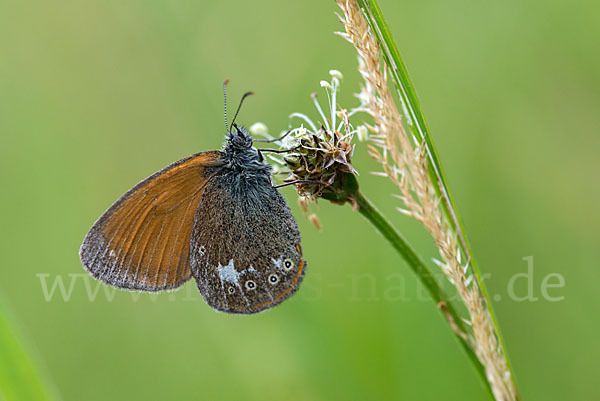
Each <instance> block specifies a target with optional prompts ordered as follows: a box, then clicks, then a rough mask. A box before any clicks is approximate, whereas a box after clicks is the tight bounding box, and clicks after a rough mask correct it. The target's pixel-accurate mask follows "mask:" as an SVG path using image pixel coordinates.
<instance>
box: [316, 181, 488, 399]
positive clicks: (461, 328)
mask: <svg viewBox="0 0 600 401" xmlns="http://www.w3.org/2000/svg"><path fill="white" fill-rule="evenodd" d="M321 197H323V198H324V199H327V200H328V201H330V202H333V203H336V204H340V205H342V204H344V203H347V202H348V203H350V204H352V205H353V206H354V208H355V209H356V210H358V212H359V213H360V214H362V215H363V216H364V217H365V218H366V219H367V220H368V221H369V222H370V223H371V224H373V226H374V227H375V228H376V229H377V231H379V232H380V233H381V235H383V237H384V238H385V239H386V240H387V241H388V242H389V243H390V244H391V245H392V247H393V248H394V249H395V250H396V251H397V252H398V254H400V256H401V257H402V258H403V259H404V260H405V261H406V263H407V264H408V266H409V267H410V269H411V270H412V271H413V273H414V274H415V275H416V276H417V278H418V279H419V280H420V281H421V283H422V284H423V285H424V286H425V288H426V289H427V291H428V292H429V295H430V296H431V298H432V299H433V301H434V302H435V304H436V306H437V307H438V309H439V310H440V311H441V312H442V313H443V315H444V318H445V319H446V320H447V321H448V322H449V323H450V326H451V327H452V328H453V332H454V335H455V336H456V338H457V339H458V342H459V343H460V344H461V346H462V347H463V349H464V350H465V352H466V353H467V355H468V357H469V360H470V361H471V363H473V366H474V367H475V370H477V372H478V373H479V377H480V378H481V380H482V382H483V385H484V387H485V388H486V389H487V391H488V394H489V395H490V397H491V398H492V399H494V396H493V393H492V388H491V386H490V383H489V381H488V380H487V376H486V374H485V368H484V366H483V365H482V364H481V362H480V361H479V359H478V358H477V355H476V354H475V351H474V350H473V348H472V347H471V346H470V345H469V344H468V343H467V342H466V341H465V339H464V338H463V337H462V336H461V335H460V334H459V333H466V331H467V330H466V327H465V323H464V322H463V320H462V318H461V317H460V316H459V315H458V313H457V312H456V309H454V306H453V305H452V302H451V301H450V297H449V296H448V295H447V294H446V293H445V292H444V290H443V289H442V288H441V287H440V286H439V284H438V282H437V281H436V280H435V278H434V276H433V274H431V272H430V271H429V269H428V268H427V265H426V264H425V262H423V260H421V258H420V257H419V255H418V254H417V252H416V251H415V250H414V249H413V247H412V246H411V245H410V244H409V243H408V241H407V240H406V239H405V238H404V237H403V236H402V234H400V233H399V232H398V231H397V230H396V229H395V228H394V227H393V226H392V224H391V223H390V222H389V221H388V220H387V219H386V218H385V217H384V216H383V214H382V213H381V212H380V211H379V210H377V208H376V207H375V206H374V205H373V204H372V203H371V202H370V201H369V200H368V199H367V198H365V196H364V195H363V194H362V193H361V192H360V191H359V186H358V181H357V180H356V176H354V175H353V174H351V173H345V174H342V175H341V176H340V177H339V178H338V179H337V180H336V181H335V182H334V184H333V185H331V186H330V187H328V189H327V191H326V192H324V193H322V194H321Z"/></svg>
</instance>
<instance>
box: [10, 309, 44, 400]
mask: <svg viewBox="0 0 600 401" xmlns="http://www.w3.org/2000/svg"><path fill="white" fill-rule="evenodd" d="M14 326H15V325H14V324H13V323H12V322H11V319H9V316H8V314H7V313H6V311H5V310H4V308H3V307H2V302H1V299H0V400H2V401H19V400H31V401H52V400H54V399H55V397H54V396H53V395H52V393H51V392H50V391H48V389H47V388H46V385H45V384H46V383H45V381H44V380H43V378H42V376H41V375H40V373H39V370H38V369H37V368H36V367H35V366H34V363H33V361H32V360H31V358H30V357H29V354H28V352H27V351H26V349H25V347H24V346H23V344H22V342H21V341H20V340H19V336H18V335H17V332H16V331H15V329H14Z"/></svg>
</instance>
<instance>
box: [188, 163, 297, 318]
mask: <svg viewBox="0 0 600 401" xmlns="http://www.w3.org/2000/svg"><path fill="white" fill-rule="evenodd" d="M190 264H191V268H192V272H193V274H194V276H195V278H196V281H197V283H198V289H199V290H200V293H201V294H202V296H203V297H204V299H205V301H206V302H207V303H208V304H209V305H210V306H211V307H213V308H215V309H217V310H220V311H224V312H229V313H255V312H259V311H261V310H264V309H267V308H270V307H272V306H274V305H277V304H279V303H280V302H282V301H283V300H285V299H287V298H288V297H290V296H291V295H292V294H293V293H294V292H295V291H296V290H297V289H298V286H299V285H300V282H301V281H302V277H303V275H304V270H305V267H306V264H305V262H304V260H303V258H302V252H301V248H300V233H299V231H298V227H297V225H296V222H295V221H294V218H293V217H292V214H291V212H290V210H289V208H288V206H287V204H286V202H285V200H284V198H283V197H282V196H281V194H280V193H279V192H278V191H277V190H276V189H275V188H273V187H272V185H271V181H270V178H269V176H268V175H261V174H259V175H253V174H249V175H244V174H238V173H231V172H230V173H223V174H218V175H216V176H215V177H214V178H213V179H211V181H210V182H209V183H207V185H206V188H205V191H204V193H203V195H202V198H201V200H200V204H199V205H198V210H197V212H196V218H195V222H194V227H193V230H192V236H191V252H190Z"/></svg>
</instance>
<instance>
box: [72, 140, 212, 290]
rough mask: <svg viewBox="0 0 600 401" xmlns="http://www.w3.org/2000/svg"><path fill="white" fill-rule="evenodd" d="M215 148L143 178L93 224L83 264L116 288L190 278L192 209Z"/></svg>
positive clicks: (164, 285) (155, 286)
mask: <svg viewBox="0 0 600 401" xmlns="http://www.w3.org/2000/svg"><path fill="white" fill-rule="evenodd" d="M220 156H221V152H218V151H210V152H203V153H198V154H195V155H192V156H189V157H187V158H184V159H182V160H180V161H177V162H175V163H173V164H171V165H169V166H167V167H165V168H164V169H162V170H160V171H159V172H157V173H156V174H154V175H152V176H150V177H148V178H146V179H145V180H143V181H142V182H140V183H139V184H138V185H136V186H135V187H133V188H132V189H131V190H129V191H128V192H127V193H126V194H125V195H123V196H122V197H121V198H120V199H119V200H118V201H116V202H115V203H114V204H113V205H112V206H111V207H110V208H109V209H108V210H107V211H106V212H105V213H104V214H103V215H102V216H101V217H100V218H99V219H98V221H97V222H96V223H95V224H94V226H93V227H92V228H91V230H90V231H89V232H88V234H87V235H86V237H85V239H84V241H83V245H82V246H81V250H80V257H81V261H82V263H83V265H84V267H85V268H86V269H87V270H88V271H89V272H90V273H91V274H92V275H93V276H94V277H95V278H97V279H99V280H101V281H103V282H105V283H107V284H110V285H113V286H115V287H119V288H125V289H136V290H145V291H159V290H163V289H171V288H176V287H178V286H180V285H181V284H183V283H184V282H186V281H187V280H188V279H189V278H190V277H191V272H190V265H189V246H190V234H191V232H192V226H193V221H194V216H195V215H196V208H197V205H198V203H199V201H200V198H201V196H202V193H203V191H204V189H205V187H206V184H207V182H208V181H209V179H210V177H211V175H212V174H214V169H213V167H214V166H215V165H218V164H219V160H220Z"/></svg>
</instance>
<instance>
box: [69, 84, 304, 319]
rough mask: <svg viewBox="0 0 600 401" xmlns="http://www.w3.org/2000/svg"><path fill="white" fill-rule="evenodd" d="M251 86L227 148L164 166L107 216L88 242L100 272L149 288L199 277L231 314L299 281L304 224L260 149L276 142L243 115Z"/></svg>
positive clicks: (277, 298) (269, 300) (270, 300)
mask: <svg viewBox="0 0 600 401" xmlns="http://www.w3.org/2000/svg"><path fill="white" fill-rule="evenodd" d="M226 84H227V81H226V82H225V84H224V89H225V85H226ZM249 94H251V92H248V93H246V94H245V95H244V96H243V97H242V100H241V101H240V105H239V107H238V109H237V112H236V114H235V116H234V118H233V122H232V123H231V125H229V124H227V113H225V124H226V129H227V136H226V142H225V144H224V146H223V148H222V149H221V150H213V151H208V152H202V153H197V154H195V155H192V156H189V157H186V158H184V159H181V160H179V161H177V162H175V163H173V164H171V165H169V166H167V167H165V168H163V169H162V170H160V171H159V172H157V173H155V174H153V175H151V176H150V177H148V178H146V179H145V180H143V181H142V182H140V183H139V184H137V185H136V186H135V187H133V188H132V189H130V190H129V191H128V192H127V193H126V194H125V195H123V196H122V197H121V198H120V199H119V200H117V201H116V202H115V203H114V204H113V205H112V206H111V207H110V208H109V209H108V210H107V211H106V212H105V213H104V214H103V215H102V216H100V218H99V219H98V221H96V223H95V224H94V225H93V226H92V228H91V229H90V231H89V232H88V234H87V235H86V237H85V239H84V241H83V245H82V246H81V250H80V257H81V261H82V263H83V266H84V267H85V268H86V270H87V271H89V272H90V273H91V274H92V276H94V277H95V278H96V279H98V280H100V281H102V282H104V283H106V284H109V285H112V286H115V287H118V288H124V289H129V290H141V291H150V292H155V291H161V290H171V289H174V288H177V287H179V286H181V285H182V284H184V283H185V282H186V281H188V280H189V279H190V278H191V277H192V276H193V277H194V279H195V280H196V283H197V285H198V290H199V291H200V293H201V294H202V297H203V298H204V300H205V301H206V303H208V305H210V306H211V307H212V308H214V309H216V310H218V311H223V312H228V313H256V312H260V311H262V310H264V309H268V308H271V307H273V306H275V305H277V304H279V303H281V302H282V301H284V300H285V299H287V298H289V297H290V296H291V295H292V294H293V293H294V292H295V291H296V290H297V289H298V287H299V285H300V282H301V281H302V278H303V276H304V271H305V269H306V262H305V261H304V259H303V257H302V250H301V247H300V232H299V231H298V227H297V225H296V221H295V220H294V217H293V216H292V214H291V212H290V209H289V207H288V205H287V203H286V202H285V200H284V198H283V196H282V195H281V194H280V193H279V191H278V190H277V187H276V186H273V183H272V179H271V167H270V166H269V165H268V164H267V163H266V161H265V159H264V157H263V155H262V152H264V151H274V150H269V149H261V150H258V149H256V148H254V147H253V140H252V138H251V137H250V135H249V134H248V132H247V131H246V129H244V128H243V127H238V126H237V125H236V124H235V118H236V117H237V114H238V112H239V110H240V108H241V106H242V103H243V100H244V99H245V98H246V96H248V95H249ZM225 99H227V98H226V97H225ZM225 109H227V100H225ZM257 141H258V140H257ZM263 141H264V140H263ZM267 142H268V141H267ZM283 185H287V184H283Z"/></svg>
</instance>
